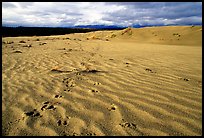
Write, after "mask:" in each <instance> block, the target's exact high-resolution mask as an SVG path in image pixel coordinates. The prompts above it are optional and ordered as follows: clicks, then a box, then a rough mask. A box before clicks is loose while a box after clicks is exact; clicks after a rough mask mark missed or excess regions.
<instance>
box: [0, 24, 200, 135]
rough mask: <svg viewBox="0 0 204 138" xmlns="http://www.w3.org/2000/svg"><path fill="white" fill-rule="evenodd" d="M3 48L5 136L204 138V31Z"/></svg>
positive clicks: (147, 31)
mask: <svg viewBox="0 0 204 138" xmlns="http://www.w3.org/2000/svg"><path fill="white" fill-rule="evenodd" d="M37 39H39V41H37ZM2 41H3V43H2V134H3V135H4V136H5V135H6V136H20V135H27V136H55V135H56V136H65V135H66V136H71V135H99V136H115V135H128V136H130V135H134V136H157V135H168V136H169V135H170V136H176V135H190V136H194V135H195V136H199V135H202V67H201V66H202V27H199V26H195V27H191V26H177V27H174V26H172V27H147V28H140V29H133V28H127V29H125V30H119V31H96V32H89V33H85V34H82V33H80V34H69V35H60V36H42V37H40V36H35V37H7V38H2ZM20 41H21V42H20ZM23 41H24V42H23ZM12 42H13V43H12Z"/></svg>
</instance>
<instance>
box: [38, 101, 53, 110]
mask: <svg viewBox="0 0 204 138" xmlns="http://www.w3.org/2000/svg"><path fill="white" fill-rule="evenodd" d="M44 108H45V109H49V110H55V109H56V108H55V107H54V105H49V102H45V103H44V105H43V106H42V107H41V110H42V111H43V110H44Z"/></svg>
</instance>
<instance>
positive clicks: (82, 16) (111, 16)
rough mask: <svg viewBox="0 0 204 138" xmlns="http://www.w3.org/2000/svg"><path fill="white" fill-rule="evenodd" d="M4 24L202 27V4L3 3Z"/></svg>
mask: <svg viewBox="0 0 204 138" xmlns="http://www.w3.org/2000/svg"><path fill="white" fill-rule="evenodd" d="M2 24H3V25H6V24H7V25H8V24H9V25H23V26H64V27H65V26H73V25H87V24H106V25H122V26H128V25H133V24H140V25H158V24H159V25H162V24H163V25H168V24H180V25H186V24H202V3H201V2H2Z"/></svg>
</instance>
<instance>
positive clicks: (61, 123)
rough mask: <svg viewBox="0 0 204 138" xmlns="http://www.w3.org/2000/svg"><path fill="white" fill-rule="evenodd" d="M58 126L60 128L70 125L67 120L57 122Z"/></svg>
mask: <svg viewBox="0 0 204 138" xmlns="http://www.w3.org/2000/svg"><path fill="white" fill-rule="evenodd" d="M57 125H58V126H61V125H64V126H66V125H68V123H67V121H66V120H65V121H62V120H58V121H57Z"/></svg>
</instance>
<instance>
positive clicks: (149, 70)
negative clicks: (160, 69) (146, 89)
mask: <svg viewBox="0 0 204 138" xmlns="http://www.w3.org/2000/svg"><path fill="white" fill-rule="evenodd" d="M145 70H146V71H148V72H150V73H156V71H153V70H151V69H149V68H146V69H145Z"/></svg>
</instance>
